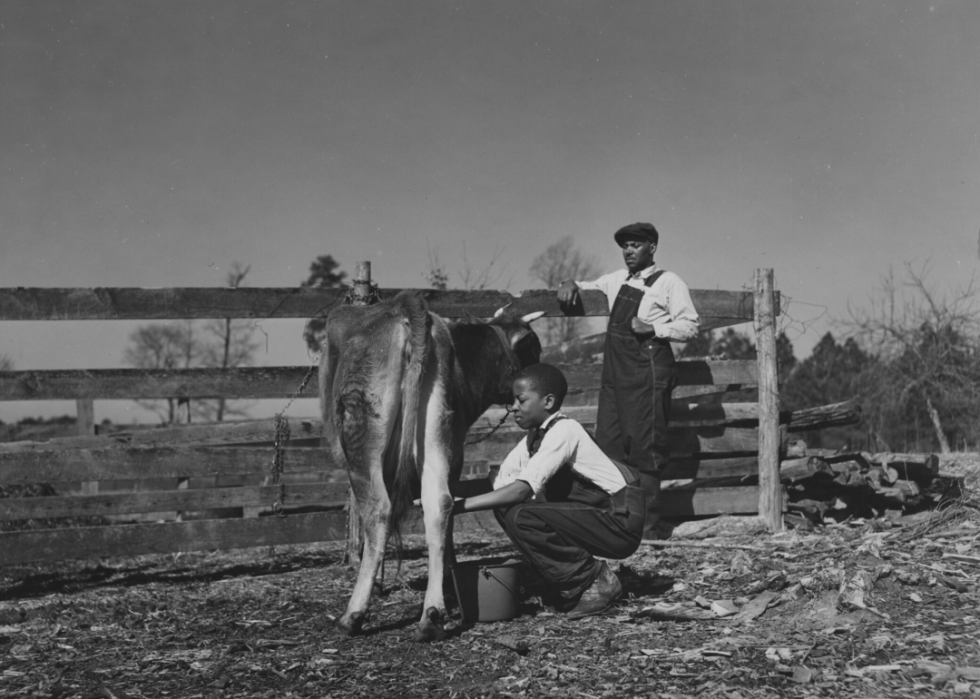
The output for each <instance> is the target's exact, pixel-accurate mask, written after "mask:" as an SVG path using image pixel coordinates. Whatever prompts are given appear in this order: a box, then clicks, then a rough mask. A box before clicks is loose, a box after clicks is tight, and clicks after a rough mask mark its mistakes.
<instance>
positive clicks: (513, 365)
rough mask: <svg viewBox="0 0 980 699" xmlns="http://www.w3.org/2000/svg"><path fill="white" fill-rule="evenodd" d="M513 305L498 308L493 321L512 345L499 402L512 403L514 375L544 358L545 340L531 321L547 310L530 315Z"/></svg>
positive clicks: (492, 324)
mask: <svg viewBox="0 0 980 699" xmlns="http://www.w3.org/2000/svg"><path fill="white" fill-rule="evenodd" d="M509 306H510V304H507V306H504V307H503V308H500V309H498V310H497V312H496V313H494V315H493V319H492V320H491V321H490V325H491V326H494V327H495V328H496V329H497V330H498V331H499V333H498V334H499V335H500V337H501V339H502V340H503V341H504V342H505V343H506V346H507V347H508V348H509V350H510V351H509V352H508V353H507V360H506V362H505V363H506V365H507V366H505V367H501V368H502V369H503V371H501V372H500V381H499V383H498V386H497V394H498V395H497V396H496V398H495V400H494V402H496V403H503V404H505V405H506V404H509V403H510V402H511V401H512V400H513V397H512V393H511V385H512V384H513V382H514V377H515V376H516V375H517V372H519V371H520V370H521V369H523V368H524V367H526V366H530V365H531V364H537V363H538V362H539V361H540V360H541V341H540V340H539V339H538V335H537V333H535V332H534V330H533V329H532V328H531V323H533V322H534V321H536V320H537V319H538V318H540V317H541V316H543V315H544V313H545V312H544V311H536V312H534V313H528V314H527V315H518V314H517V313H515V312H514V311H511V310H510V309H509Z"/></svg>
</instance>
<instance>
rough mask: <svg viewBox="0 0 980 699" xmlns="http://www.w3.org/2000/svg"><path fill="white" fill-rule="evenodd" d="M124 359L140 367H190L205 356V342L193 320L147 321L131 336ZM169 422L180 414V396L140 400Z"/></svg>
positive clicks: (143, 404)
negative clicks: (203, 353) (197, 333)
mask: <svg viewBox="0 0 980 699" xmlns="http://www.w3.org/2000/svg"><path fill="white" fill-rule="evenodd" d="M129 341H130V345H129V347H127V348H126V349H125V351H124V352H123V361H124V362H126V363H127V364H129V365H131V366H134V367H136V368H137V369H188V368H190V367H191V366H193V365H194V363H195V362H197V360H198V358H199V357H200V356H201V351H202V348H201V345H200V343H199V342H198V338H197V337H196V332H195V328H194V324H193V322H192V321H190V320H184V321H176V322H172V323H169V322H168V323H154V324H151V325H143V326H140V327H139V328H137V329H136V330H134V331H133V332H132V333H131V334H130V336H129ZM136 403H137V404H139V405H141V406H143V407H144V408H147V409H149V410H152V411H153V412H155V413H156V414H157V415H159V416H160V418H161V419H162V420H163V421H164V422H167V423H174V422H176V421H177V418H178V415H177V413H178V411H177V403H178V399H177V398H168V399H166V400H163V401H159V400H137V401H136Z"/></svg>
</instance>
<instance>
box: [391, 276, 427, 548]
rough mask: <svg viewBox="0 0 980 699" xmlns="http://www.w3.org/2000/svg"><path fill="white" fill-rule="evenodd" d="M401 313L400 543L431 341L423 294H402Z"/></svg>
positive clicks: (396, 529) (395, 500) (396, 531)
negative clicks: (404, 335)
mask: <svg viewBox="0 0 980 699" xmlns="http://www.w3.org/2000/svg"><path fill="white" fill-rule="evenodd" d="M401 310H402V313H403V317H404V318H405V320H406V321H407V322H408V330H409V333H408V345H407V346H406V347H404V350H403V351H404V353H405V354H404V364H403V366H404V367H405V370H404V372H403V373H402V386H401V389H402V404H401V425H400V428H401V442H400V444H399V445H398V466H397V469H396V471H395V479H394V483H393V484H392V489H391V514H390V517H389V531H390V532H391V533H392V535H393V536H394V537H395V541H396V543H397V544H398V545H399V548H400V544H401V533H400V525H401V523H402V521H403V520H404V519H405V516H406V515H407V514H408V512H409V510H410V509H411V504H412V494H411V493H412V490H411V487H412V481H413V480H415V479H416V478H419V477H420V476H421V474H420V473H419V472H418V466H417V454H416V444H417V442H416V440H417V439H418V435H417V434H416V433H417V430H418V418H419V412H420V411H421V410H424V409H425V406H423V405H422V381H423V378H424V376H425V369H426V367H427V366H428V364H429V355H430V352H431V344H430V339H429V333H430V331H431V329H432V317H431V316H430V315H429V311H428V308H427V307H426V304H425V300H424V299H423V298H422V296H421V295H420V294H411V295H405V296H404V297H403V298H402V309H401Z"/></svg>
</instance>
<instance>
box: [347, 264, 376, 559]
mask: <svg viewBox="0 0 980 699" xmlns="http://www.w3.org/2000/svg"><path fill="white" fill-rule="evenodd" d="M371 300H372V293H371V263H370V262H358V263H357V267H356V271H355V272H354V290H353V293H352V294H351V305H352V306H367V305H369V304H370V303H371ZM361 537H362V532H361V520H360V517H359V516H358V513H357V502H356V501H355V500H354V490H353V489H352V488H348V489H347V552H346V556H345V558H346V560H347V562H348V563H349V564H351V565H354V566H356V565H359V564H360V562H361Z"/></svg>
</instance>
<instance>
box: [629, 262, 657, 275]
mask: <svg viewBox="0 0 980 699" xmlns="http://www.w3.org/2000/svg"><path fill="white" fill-rule="evenodd" d="M656 271H657V263H656V262H654V263H653V264H652V265H650V266H649V267H647V268H645V269H641V270H640V271H639V272H637V273H636V274H631V273H630V271H629V269H627V270H626V274H627V278H629V279H648V278H649V277H650V275H652V274H653V273H654V272H656Z"/></svg>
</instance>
